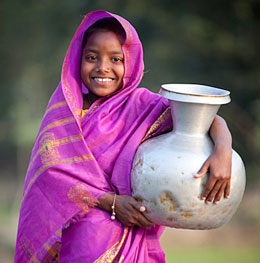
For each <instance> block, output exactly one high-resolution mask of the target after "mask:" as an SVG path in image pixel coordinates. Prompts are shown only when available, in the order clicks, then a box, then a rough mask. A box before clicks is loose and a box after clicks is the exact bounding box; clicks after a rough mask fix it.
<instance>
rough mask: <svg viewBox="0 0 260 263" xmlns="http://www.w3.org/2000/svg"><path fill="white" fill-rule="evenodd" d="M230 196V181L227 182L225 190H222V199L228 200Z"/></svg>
mask: <svg viewBox="0 0 260 263" xmlns="http://www.w3.org/2000/svg"><path fill="white" fill-rule="evenodd" d="M229 195H230V179H229V180H228V181H227V184H226V188H225V190H224V197H225V198H229Z"/></svg>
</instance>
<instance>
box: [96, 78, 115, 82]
mask: <svg viewBox="0 0 260 263" xmlns="http://www.w3.org/2000/svg"><path fill="white" fill-rule="evenodd" d="M94 80H96V81H101V82H107V81H112V79H109V78H94Z"/></svg>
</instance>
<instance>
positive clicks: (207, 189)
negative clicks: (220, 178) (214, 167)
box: [201, 176, 217, 200]
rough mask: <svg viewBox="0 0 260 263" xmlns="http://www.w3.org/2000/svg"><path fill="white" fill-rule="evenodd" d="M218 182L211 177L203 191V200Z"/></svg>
mask: <svg viewBox="0 0 260 263" xmlns="http://www.w3.org/2000/svg"><path fill="white" fill-rule="evenodd" d="M216 182H217V180H216V179H214V178H212V177H211V176H210V177H209V179H208V182H207V184H206V187H205V190H204V192H203V194H202V196H201V199H202V200H205V199H207V197H208V195H209V193H210V192H211V191H212V189H213V188H214V186H215V183H216Z"/></svg>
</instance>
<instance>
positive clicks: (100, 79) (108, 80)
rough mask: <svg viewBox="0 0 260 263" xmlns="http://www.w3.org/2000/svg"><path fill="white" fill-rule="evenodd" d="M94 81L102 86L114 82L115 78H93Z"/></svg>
mask: <svg viewBox="0 0 260 263" xmlns="http://www.w3.org/2000/svg"><path fill="white" fill-rule="evenodd" d="M92 79H93V80H94V81H95V82H97V83H102V84H105V83H109V82H111V81H113V80H114V79H113V78H102V77H93V78H92Z"/></svg>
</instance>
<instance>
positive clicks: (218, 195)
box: [214, 183, 227, 205]
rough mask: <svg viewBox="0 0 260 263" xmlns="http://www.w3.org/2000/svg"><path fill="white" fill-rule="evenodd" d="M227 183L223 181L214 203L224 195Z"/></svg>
mask: <svg viewBox="0 0 260 263" xmlns="http://www.w3.org/2000/svg"><path fill="white" fill-rule="evenodd" d="M226 185H227V183H222V185H221V187H220V188H219V191H218V193H217V194H216V196H215V200H214V204H216V205H217V204H218V203H219V201H220V199H221V197H222V196H223V193H224V190H225V188H226Z"/></svg>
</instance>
